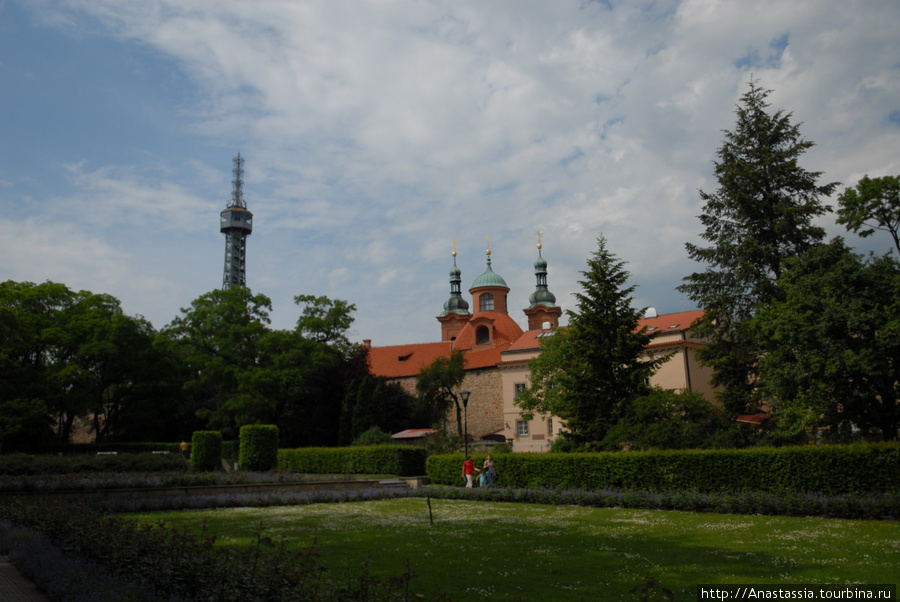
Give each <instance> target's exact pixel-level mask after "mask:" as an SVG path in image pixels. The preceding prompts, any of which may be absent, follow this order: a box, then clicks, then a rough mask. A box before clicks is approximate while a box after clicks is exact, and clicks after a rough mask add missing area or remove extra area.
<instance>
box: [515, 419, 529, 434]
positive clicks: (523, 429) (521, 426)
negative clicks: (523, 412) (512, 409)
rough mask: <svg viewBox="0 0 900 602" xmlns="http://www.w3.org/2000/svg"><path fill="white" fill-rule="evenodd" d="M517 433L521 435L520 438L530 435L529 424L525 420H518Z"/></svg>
mask: <svg viewBox="0 0 900 602" xmlns="http://www.w3.org/2000/svg"><path fill="white" fill-rule="evenodd" d="M516 431H517V432H518V433H519V437H526V436H527V435H528V423H527V422H525V421H524V420H516Z"/></svg>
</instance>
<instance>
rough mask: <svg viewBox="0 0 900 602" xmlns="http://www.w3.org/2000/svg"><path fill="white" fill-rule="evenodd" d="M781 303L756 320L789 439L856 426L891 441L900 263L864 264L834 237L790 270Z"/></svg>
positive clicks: (769, 394)
mask: <svg viewBox="0 0 900 602" xmlns="http://www.w3.org/2000/svg"><path fill="white" fill-rule="evenodd" d="M786 267H787V269H786V270H785V272H784V274H783V276H782V278H781V280H780V281H779V287H780V289H781V293H782V294H781V298H780V299H779V300H777V301H774V302H772V303H770V304H769V305H767V306H766V307H764V308H762V309H761V310H760V312H759V313H758V314H757V316H756V317H755V318H754V320H753V322H752V326H753V328H754V331H755V334H756V336H757V337H758V340H759V342H760V345H761V347H762V348H763V349H764V350H765V353H764V354H763V355H762V357H761V358H760V377H761V382H762V383H763V390H764V392H765V394H766V401H767V403H768V405H769V406H770V407H771V408H772V414H773V415H774V416H776V417H777V418H778V422H777V425H778V429H779V430H780V431H781V432H782V433H783V434H785V435H791V434H795V433H800V432H803V431H810V430H816V429H826V430H827V431H828V432H829V438H831V439H834V440H845V441H846V440H850V439H852V438H853V433H852V431H853V429H854V427H857V428H860V429H862V430H863V431H867V430H869V429H872V428H875V429H877V430H878V431H880V433H881V435H882V437H883V438H884V439H885V440H893V439H896V438H897V428H898V426H900V424H898V417H900V407H898V403H900V361H898V360H900V264H898V262H897V261H896V260H895V259H894V258H892V257H890V256H883V257H871V258H869V259H868V260H866V259H864V258H863V257H862V256H860V255H857V254H856V253H853V252H852V251H851V250H850V249H849V248H848V247H847V246H846V244H845V243H844V241H843V240H842V239H840V238H838V239H835V240H834V241H832V242H831V243H830V244H828V245H821V246H818V247H815V248H813V249H810V250H808V251H807V252H806V253H805V254H804V255H803V256H802V257H799V258H796V259H793V260H790V261H788V262H786Z"/></svg>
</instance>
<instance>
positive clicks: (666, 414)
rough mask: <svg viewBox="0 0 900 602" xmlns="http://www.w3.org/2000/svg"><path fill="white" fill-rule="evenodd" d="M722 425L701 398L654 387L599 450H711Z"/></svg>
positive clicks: (716, 413)
mask: <svg viewBox="0 0 900 602" xmlns="http://www.w3.org/2000/svg"><path fill="white" fill-rule="evenodd" d="M724 426H725V425H724V424H723V420H722V417H721V411H720V410H719V409H718V408H716V407H715V406H713V405H712V404H711V403H709V402H708V401H707V400H706V398H704V397H703V395H701V394H699V393H692V392H690V391H681V392H674V391H665V390H663V389H660V388H658V387H655V388H653V389H652V390H651V391H650V393H649V394H647V395H644V396H641V397H638V398H637V399H635V400H634V403H633V404H632V406H631V408H630V410H629V412H628V414H627V415H626V416H624V417H623V418H622V419H621V420H620V421H619V422H618V423H617V424H616V425H615V426H614V427H612V429H610V431H609V432H608V433H607V435H606V438H605V439H604V440H603V442H602V444H601V447H602V448H604V449H607V450H610V451H616V450H620V449H629V450H644V449H700V448H708V447H715V446H716V444H717V442H718V438H717V435H718V433H719V432H720V430H721V429H722V428H723V427H724ZM554 448H555V444H554Z"/></svg>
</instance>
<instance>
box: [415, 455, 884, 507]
mask: <svg viewBox="0 0 900 602" xmlns="http://www.w3.org/2000/svg"><path fill="white" fill-rule="evenodd" d="M473 460H474V461H475V466H476V467H479V468H480V467H481V464H482V462H483V460H484V455H475V454H473ZM462 463H463V456H462V454H452V455H441V456H431V457H429V458H428V463H427V473H428V478H429V481H430V482H431V483H433V484H438V485H461V484H462V483H463V479H462ZM494 463H495V465H496V470H497V480H496V484H497V485H498V486H501V487H525V488H550V489H586V490H600V489H608V490H610V489H611V490H646V491H699V492H744V491H757V492H773V493H775V492H782V493H784V492H797V493H802V492H810V493H821V494H826V495H837V494H847V493H897V492H900V444H898V443H875V444H857V445H826V446H801V447H779V448H752V449H740V450H673V451H647V452H602V453H585V454H509V455H503V456H502V458H500V461H498V458H495V459H494Z"/></svg>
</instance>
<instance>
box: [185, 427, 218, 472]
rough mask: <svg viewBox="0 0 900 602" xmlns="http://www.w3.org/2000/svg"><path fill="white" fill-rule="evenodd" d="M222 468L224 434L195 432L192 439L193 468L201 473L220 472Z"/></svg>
mask: <svg viewBox="0 0 900 602" xmlns="http://www.w3.org/2000/svg"><path fill="white" fill-rule="evenodd" d="M221 467H222V433H220V432H219V431H194V436H193V437H192V438H191V468H192V469H193V470H199V471H210V470H219V469H220V468H221Z"/></svg>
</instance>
